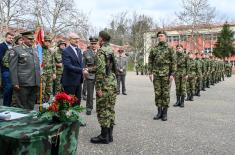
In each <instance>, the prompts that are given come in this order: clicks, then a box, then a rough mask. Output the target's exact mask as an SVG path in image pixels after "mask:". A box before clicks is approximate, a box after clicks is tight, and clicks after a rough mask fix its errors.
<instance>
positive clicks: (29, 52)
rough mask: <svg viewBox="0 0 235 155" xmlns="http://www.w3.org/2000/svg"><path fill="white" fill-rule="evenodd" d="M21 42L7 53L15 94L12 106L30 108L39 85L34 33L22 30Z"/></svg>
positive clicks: (34, 101) (32, 105) (34, 100)
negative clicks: (14, 101)
mask: <svg viewBox="0 0 235 155" xmlns="http://www.w3.org/2000/svg"><path fill="white" fill-rule="evenodd" d="M21 34H22V38H23V44H22V45H19V46H16V47H14V48H13V49H11V50H10V54H9V64H10V65H9V67H10V68H9V69H10V72H11V79H12V84H13V86H14V91H15V95H16V104H13V106H16V107H19V108H25V109H30V110H32V109H33V108H34V104H35V103H36V96H37V93H38V88H39V85H40V68H39V59H38V54H37V49H36V48H33V47H32V46H33V39H34V33H33V32H31V31H29V32H23V33H21Z"/></svg>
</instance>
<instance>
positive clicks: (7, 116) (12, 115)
mask: <svg viewBox="0 0 235 155" xmlns="http://www.w3.org/2000/svg"><path fill="white" fill-rule="evenodd" d="M26 116H28V115H27V114H21V113H17V112H12V111H4V112H1V113H0V119H2V120H14V119H18V118H22V117H26Z"/></svg>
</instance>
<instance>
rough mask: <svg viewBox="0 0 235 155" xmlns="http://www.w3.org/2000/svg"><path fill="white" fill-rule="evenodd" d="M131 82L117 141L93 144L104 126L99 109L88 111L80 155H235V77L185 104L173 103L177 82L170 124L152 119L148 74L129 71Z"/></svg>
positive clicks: (120, 104)
mask: <svg viewBox="0 0 235 155" xmlns="http://www.w3.org/2000/svg"><path fill="white" fill-rule="evenodd" d="M126 83H127V93H128V95H127V96H124V95H119V96H118V98H117V103H116V107H115V109H116V125H115V128H114V142H112V143H110V144H109V145H105V144H100V145H98V144H91V143H90V138H91V137H93V136H96V135H98V134H99V133H100V128H99V124H98V122H97V118H96V113H95V110H93V113H92V115H91V116H86V115H85V112H84V113H83V114H82V115H83V116H84V119H85V120H86V122H87V126H86V127H82V128H80V133H79V143H78V154H79V155H141V154H143V155H157V154H164V155H165V154H174V155H177V154H179V155H183V154H193V155H194V154H195V155H200V154H203V155H204V154H212V155H215V154H216V155H226V154H228V155H232V154H234V155H235V114H234V113H235V94H234V90H235V77H234V76H233V77H232V78H229V79H227V78H226V79H225V81H224V82H221V83H219V84H217V85H216V86H212V87H211V88H210V89H207V91H206V92H202V93H201V97H195V98H194V99H195V100H194V101H193V102H186V103H185V108H175V107H173V106H172V105H173V104H174V102H175V86H174V85H172V89H171V103H170V108H169V110H168V121H167V122H162V121H156V120H153V119H152V118H153V116H154V115H155V113H156V110H157V109H156V107H155V105H154V94H153V86H152V84H151V82H150V81H149V79H148V77H146V76H136V75H135V74H134V73H133V72H129V73H128V75H127V82H126ZM83 105H85V102H84V101H83Z"/></svg>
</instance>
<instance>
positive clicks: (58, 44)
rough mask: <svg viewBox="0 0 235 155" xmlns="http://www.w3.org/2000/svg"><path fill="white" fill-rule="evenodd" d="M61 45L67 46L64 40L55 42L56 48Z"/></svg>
mask: <svg viewBox="0 0 235 155" xmlns="http://www.w3.org/2000/svg"><path fill="white" fill-rule="evenodd" d="M61 44H64V45H65V46H66V45H67V44H66V42H65V41H64V40H59V41H58V42H57V47H59V46H60V45H61Z"/></svg>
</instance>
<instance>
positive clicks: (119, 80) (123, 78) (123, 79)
mask: <svg viewBox="0 0 235 155" xmlns="http://www.w3.org/2000/svg"><path fill="white" fill-rule="evenodd" d="M120 83H122V93H126V74H124V75H117V92H120Z"/></svg>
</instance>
